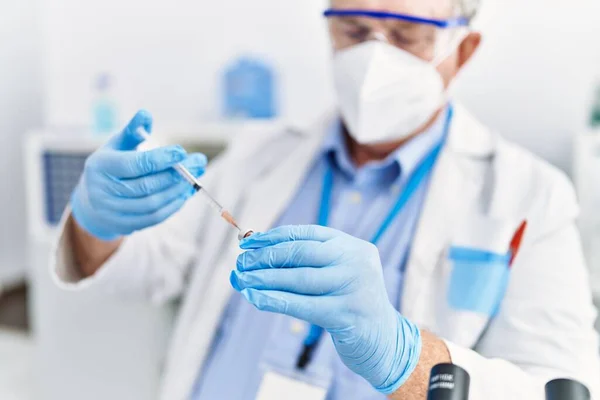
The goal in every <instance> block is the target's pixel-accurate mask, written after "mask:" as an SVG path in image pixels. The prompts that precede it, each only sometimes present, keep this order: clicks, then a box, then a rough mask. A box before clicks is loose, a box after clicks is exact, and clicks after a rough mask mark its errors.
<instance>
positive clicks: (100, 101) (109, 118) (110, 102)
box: [92, 74, 118, 135]
mask: <svg viewBox="0 0 600 400" xmlns="http://www.w3.org/2000/svg"><path fill="white" fill-rule="evenodd" d="M95 88H96V98H95V99H94V103H93V106H92V118H93V121H92V127H93V132H94V134H97V135H110V134H113V133H115V130H116V129H117V128H118V127H117V122H118V121H117V105H116V101H115V100H114V98H113V95H112V78H111V76H110V75H109V74H100V75H99V76H98V78H97V79H96V84H95Z"/></svg>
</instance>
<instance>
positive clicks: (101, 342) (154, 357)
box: [25, 123, 272, 400]
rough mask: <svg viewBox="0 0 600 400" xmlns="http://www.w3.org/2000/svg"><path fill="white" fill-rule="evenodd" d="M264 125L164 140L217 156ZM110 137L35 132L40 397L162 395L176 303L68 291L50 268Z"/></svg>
mask: <svg viewBox="0 0 600 400" xmlns="http://www.w3.org/2000/svg"><path fill="white" fill-rule="evenodd" d="M269 125H272V124H269ZM264 127H265V126H263V125H260V124H254V125H253V124H244V125H241V124H220V123H216V124H212V125H210V124H209V125H203V126H188V127H179V128H173V129H163V130H161V132H163V135H161V136H158V135H157V136H158V137H159V138H160V139H159V140H160V141H161V142H162V143H164V144H169V143H177V144H181V145H182V146H183V147H184V148H186V149H187V150H188V151H189V152H192V151H200V152H203V153H205V154H207V155H208V156H209V159H210V158H212V157H214V156H215V155H217V154H218V153H220V152H221V151H222V150H223V149H224V148H225V147H226V145H227V142H228V141H229V140H231V138H232V136H233V135H232V133H233V132H238V131H242V132H243V134H251V132H252V130H253V129H263V128H264ZM240 134H241V133H240ZM103 140H106V139H101V138H98V137H94V136H93V135H88V136H81V135H79V136H73V135H66V134H63V135H53V134H51V133H49V132H33V133H31V134H30V135H28V137H27V139H26V145H25V176H26V183H27V209H28V218H29V221H28V238H29V240H28V253H29V257H30V265H31V301H30V304H31V315H32V328H33V331H34V337H35V340H36V351H35V365H36V368H37V371H36V377H37V379H38V382H37V391H36V392H37V394H38V396H37V397H36V398H37V399H40V400H59V399H60V400H75V399H77V400H79V399H86V400H101V399H102V400H105V399H113V400H120V399H123V400H130V399H153V398H155V397H156V391H157V388H158V384H159V378H160V373H161V365H162V363H163V360H164V351H165V346H166V344H167V340H168V336H169V333H170V329H171V326H172V319H173V316H174V313H175V305H170V306H165V307H154V306H151V305H148V304H145V303H144V304H140V303H136V302H133V301H128V300H124V299H118V298H113V297H110V296H108V295H106V294H105V293H97V292H96V291H94V290H88V291H86V292H85V293H72V292H65V291H61V290H59V289H58V288H57V287H56V286H55V285H54V283H53V282H52V280H51V277H50V274H49V272H48V260H49V256H50V253H51V250H52V245H53V242H54V240H55V236H56V233H57V232H56V231H57V224H58V223H59V221H60V218H61V215H62V212H63V210H64V207H65V205H66V204H67V202H68V199H69V196H70V193H71V191H72V189H73V188H74V186H75V185H76V183H77V181H78V179H79V176H80V174H81V171H82V169H83V165H84V162H85V159H86V157H87V156H88V155H89V154H90V153H92V152H93V151H94V150H95V149H96V148H98V147H99V146H100V145H101V144H102V141H103Z"/></svg>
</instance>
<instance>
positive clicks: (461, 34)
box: [431, 29, 471, 67]
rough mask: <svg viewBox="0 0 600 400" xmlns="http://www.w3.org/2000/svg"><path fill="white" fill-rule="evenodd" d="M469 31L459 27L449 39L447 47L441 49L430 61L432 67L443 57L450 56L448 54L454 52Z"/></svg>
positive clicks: (443, 58)
mask: <svg viewBox="0 0 600 400" xmlns="http://www.w3.org/2000/svg"><path fill="white" fill-rule="evenodd" d="M470 33H471V31H470V30H469V29H460V31H459V32H458V34H457V35H456V36H455V37H454V38H453V39H452V40H451V41H450V45H449V46H448V47H447V50H446V51H443V52H442V53H441V54H440V55H439V56H437V57H435V58H434V59H433V60H432V61H431V64H432V65H433V66H434V67H437V66H438V65H440V64H441V63H442V62H443V61H444V60H445V59H447V58H448V57H450V55H451V54H452V53H454V52H455V51H456V49H458V46H460V45H461V43H462V42H463V40H465V38H466V37H467V36H469V34H470Z"/></svg>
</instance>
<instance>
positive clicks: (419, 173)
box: [301, 106, 454, 368]
mask: <svg viewBox="0 0 600 400" xmlns="http://www.w3.org/2000/svg"><path fill="white" fill-rule="evenodd" d="M453 115H454V111H453V109H452V107H451V106H450V107H449V108H448V113H447V116H446V123H445V126H444V137H443V139H442V140H441V141H440V142H439V143H438V144H437V145H436V146H435V147H434V148H433V149H432V150H431V152H429V154H427V156H426V157H425V158H424V159H423V161H421V163H420V164H419V165H418V166H417V168H416V169H415V171H414V172H413V174H412V175H411V176H410V178H409V179H408V182H407V183H406V188H405V189H404V190H403V191H402V193H401V194H400V196H399V197H398V200H397V201H396V203H395V204H394V206H393V207H392V208H391V210H390V212H389V214H388V216H387V217H386V218H385V219H384V220H383V223H382V224H381V227H380V228H379V229H378V230H377V232H376V233H375V235H374V236H373V238H372V239H371V243H373V244H376V243H377V242H379V240H380V239H381V237H382V236H383V235H384V233H385V232H386V231H387V229H388V228H389V227H390V225H391V224H392V223H393V222H394V220H395V219H396V217H397V216H398V214H399V213H400V212H401V211H402V209H403V208H404V206H406V204H407V203H408V202H409V200H410V199H411V198H412V197H413V195H414V194H415V192H416V191H417V189H418V188H419V187H420V186H421V184H422V183H423V181H424V180H425V178H426V177H427V175H428V174H429V173H430V172H431V170H432V169H433V167H434V165H435V162H436V161H437V159H438V156H439V155H440V152H441V150H442V148H443V147H444V143H445V139H446V136H447V135H448V131H449V130H450V122H451V121H452V116H453ZM332 194H333V169H332V168H331V167H329V166H328V167H327V170H326V172H325V176H324V178H323V192H322V195H321V206H320V208H319V217H318V224H319V225H322V226H327V224H328V222H329V210H330V208H331V207H330V206H331V197H332ZM322 334H323V328H321V327H319V326H316V325H311V326H310V331H309V333H308V335H307V336H306V338H305V339H304V347H305V350H306V349H309V352H310V353H312V350H313V349H314V347H315V346H316V344H317V343H318V342H319V339H320V338H321V336H322ZM301 358H302V356H301ZM305 361H306V362H308V361H310V354H309V355H308V360H305ZM305 365H306V363H301V368H303V367H304V366H305Z"/></svg>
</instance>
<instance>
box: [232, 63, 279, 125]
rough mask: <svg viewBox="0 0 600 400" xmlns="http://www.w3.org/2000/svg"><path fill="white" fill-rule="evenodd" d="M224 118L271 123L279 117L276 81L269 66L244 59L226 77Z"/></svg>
mask: <svg viewBox="0 0 600 400" xmlns="http://www.w3.org/2000/svg"><path fill="white" fill-rule="evenodd" d="M223 92H224V96H223V99H224V115H225V118H228V119H269V118H275V117H276V116H277V110H276V100H275V78H274V73H273V70H272V68H271V67H270V66H269V65H268V64H266V63H265V62H263V61H261V60H259V59H256V58H252V57H241V58H239V59H238V60H236V61H235V62H234V63H233V64H231V65H230V66H228V67H227V68H226V70H225V73H224V77H223Z"/></svg>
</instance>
